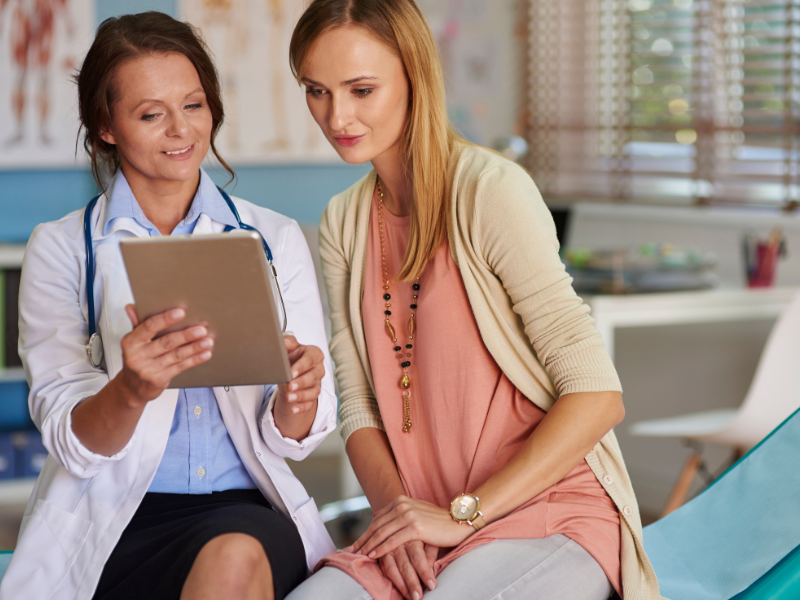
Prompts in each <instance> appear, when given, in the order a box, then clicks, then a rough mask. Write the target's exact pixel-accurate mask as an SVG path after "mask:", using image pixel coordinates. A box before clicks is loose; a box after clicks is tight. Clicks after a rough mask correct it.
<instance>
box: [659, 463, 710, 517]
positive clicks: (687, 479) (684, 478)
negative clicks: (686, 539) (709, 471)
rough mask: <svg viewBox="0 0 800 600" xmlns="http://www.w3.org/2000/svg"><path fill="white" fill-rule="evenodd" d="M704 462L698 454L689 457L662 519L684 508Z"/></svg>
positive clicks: (665, 507) (662, 514)
mask: <svg viewBox="0 0 800 600" xmlns="http://www.w3.org/2000/svg"><path fill="white" fill-rule="evenodd" d="M702 462H703V457H702V456H701V455H700V453H698V452H693V453H692V454H691V455H690V456H689V458H688V460H687V461H686V464H684V465H683V470H682V471H681V474H680V476H679V477H678V481H676V482H675V487H673V488H672V493H671V494H670V495H669V500H667V504H666V506H664V510H663V512H662V513H661V516H662V517H666V516H667V515H668V514H669V513H671V512H672V511H674V510H676V509H678V508H680V507H681V506H683V503H684V502H685V501H686V496H687V494H688V493H689V488H691V487H692V481H693V480H694V477H695V475H697V471H698V470H699V469H700V464H701V463H702Z"/></svg>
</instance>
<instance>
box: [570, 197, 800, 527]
mask: <svg viewBox="0 0 800 600" xmlns="http://www.w3.org/2000/svg"><path fill="white" fill-rule="evenodd" d="M776 225H779V226H780V227H782V228H783V230H784V233H785V236H786V240H787V247H788V257H787V258H786V260H784V261H782V262H781V263H780V265H779V267H778V278H777V283H778V285H785V286H800V218H798V217H797V216H795V215H787V214H783V213H781V212H778V211H773V210H762V209H755V210H751V209H731V208H719V207H714V208H688V207H687V208H683V207H652V206H630V205H608V204H579V205H576V206H575V207H574V211H573V214H572V219H571V222H570V226H569V231H568V235H567V243H566V245H567V246H573V247H574V246H580V247H585V248H609V247H617V246H628V245H633V246H636V245H639V244H642V243H647V242H669V243H672V244H674V245H677V246H694V247H696V248H698V249H700V250H706V251H713V252H714V253H716V255H717V257H718V260H719V263H718V268H717V272H718V274H719V275H720V279H721V283H722V285H723V286H725V287H741V286H742V285H743V284H744V275H743V271H744V267H743V264H742V262H743V261H742V252H741V248H740V243H741V238H742V236H743V235H744V234H745V233H747V232H749V231H755V232H757V233H759V234H760V235H762V236H765V237H766V235H767V234H768V233H769V231H770V229H771V228H772V227H774V226H776ZM771 327H772V322H770V321H753V322H747V323H716V324H705V325H699V326H698V325H686V326H664V327H646V328H645V327H642V328H631V329H629V328H624V329H620V330H617V333H616V335H615V363H616V366H617V370H618V372H619V375H620V378H621V380H622V386H623V389H624V398H625V407H626V419H625V422H624V423H623V424H622V425H620V426H619V427H617V430H616V433H617V436H618V437H619V441H620V446H621V447H622V451H623V455H624V457H625V461H626V463H627V466H628V470H629V471H630V474H631V479H632V480H633V485H634V489H635V490H636V494H637V497H638V499H639V503H640V505H641V507H642V510H643V511H645V512H647V513H651V514H658V513H659V512H660V510H661V508H662V507H663V505H664V503H665V502H666V499H667V495H668V493H669V490H670V487H671V485H672V483H673V482H674V481H675V478H676V477H677V475H678V472H679V471H680V469H681V467H682V464H683V462H684V460H685V459H686V457H687V456H688V450H687V449H686V448H684V447H683V446H682V445H681V443H680V442H679V441H678V440H671V439H651V438H635V437H632V436H630V435H628V434H627V428H628V427H629V426H630V424H631V423H635V422H636V421H640V420H644V419H652V418H659V417H669V416H677V415H681V414H685V413H690V412H697V411H702V410H709V409H714V408H727V407H736V406H739V405H740V404H741V402H742V400H743V399H744V396H745V394H746V392H747V388H748V386H749V383H750V380H751V379H752V376H753V373H754V372H755V368H756V363H757V361H758V358H759V356H760V354H761V351H762V349H763V347H764V343H765V342H766V338H767V335H768V334H769V331H770V329H771ZM706 454H707V457H708V459H709V462H710V463H711V465H712V467H714V468H717V467H721V466H723V465H722V463H723V462H724V460H725V459H727V457H728V453H727V451H726V450H724V449H721V448H709V449H707V452H706ZM697 487H698V486H697V485H696V486H695V489H697Z"/></svg>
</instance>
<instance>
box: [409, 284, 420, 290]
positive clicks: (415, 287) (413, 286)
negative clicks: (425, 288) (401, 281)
mask: <svg viewBox="0 0 800 600" xmlns="http://www.w3.org/2000/svg"><path fill="white" fill-rule="evenodd" d="M411 289H412V290H414V291H416V290H419V284H418V283H415V284H414V285H412V286H411Z"/></svg>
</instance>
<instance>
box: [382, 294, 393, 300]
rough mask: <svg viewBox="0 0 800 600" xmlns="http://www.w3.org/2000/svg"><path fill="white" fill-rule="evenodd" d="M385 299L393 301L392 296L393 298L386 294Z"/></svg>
mask: <svg viewBox="0 0 800 600" xmlns="http://www.w3.org/2000/svg"><path fill="white" fill-rule="evenodd" d="M383 299H384V300H391V299H392V296H391V294H384V295H383Z"/></svg>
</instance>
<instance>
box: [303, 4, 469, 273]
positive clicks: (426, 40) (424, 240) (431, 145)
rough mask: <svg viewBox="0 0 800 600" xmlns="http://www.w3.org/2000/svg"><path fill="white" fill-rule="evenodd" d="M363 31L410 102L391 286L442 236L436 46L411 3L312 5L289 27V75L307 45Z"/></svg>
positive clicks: (442, 131)
mask: <svg viewBox="0 0 800 600" xmlns="http://www.w3.org/2000/svg"><path fill="white" fill-rule="evenodd" d="M346 25H354V26H359V27H363V28H364V29H366V30H367V31H369V32H370V33H371V34H372V35H374V36H375V37H376V38H377V39H378V40H380V41H381V42H383V43H384V44H386V46H388V47H389V48H391V49H392V50H393V51H394V52H396V53H397V55H398V56H399V57H400V59H401V60H402V61H403V65H404V67H405V71H406V75H407V76H408V81H409V87H410V88H411V97H410V101H409V108H408V110H409V113H408V121H407V124H406V128H405V131H404V132H403V155H404V165H403V166H404V168H405V172H406V176H407V177H408V178H409V179H410V181H411V189H412V193H413V201H412V203H411V227H410V232H409V239H408V248H407V249H406V255H405V259H404V261H403V266H402V268H401V269H400V273H399V274H398V275H397V279H398V280H401V281H402V280H404V281H410V280H414V279H416V278H417V277H419V276H420V275H422V272H423V271H424V270H425V265H426V264H427V263H428V261H429V260H430V259H431V258H433V255H434V254H435V253H436V251H437V250H438V249H439V247H440V246H441V245H442V244H443V243H444V242H445V240H446V238H447V213H448V209H449V196H450V183H451V182H450V181H449V178H448V171H449V167H450V161H451V156H452V155H453V151H454V146H455V144H456V142H458V141H463V140H462V139H461V138H460V136H459V135H458V134H457V133H456V132H455V130H454V129H453V127H452V126H451V124H450V121H449V120H448V118H447V106H446V104H445V92H444V77H443V76H442V66H441V62H440V61H439V54H438V52H437V49H436V43H435V42H434V40H433V34H432V33H431V30H430V28H429V27H428V23H427V21H426V20H425V17H424V16H423V15H422V12H421V11H420V10H419V8H418V7H417V5H416V4H415V3H414V0H314V1H313V2H312V3H311V4H310V5H309V7H308V8H307V9H306V11H305V12H304V13H303V16H301V17H300V20H299V21H298V23H297V26H296V27H295V28H294V33H293V34H292V41H291V44H290V46H289V61H290V64H291V67H292V73H294V76H295V77H296V78H297V80H298V81H300V79H301V77H302V73H303V70H304V69H305V67H306V64H307V62H308V59H309V54H310V52H311V48H312V47H313V45H314V42H316V41H317V39H319V37H320V36H321V35H322V34H323V33H325V32H327V31H329V30H331V29H333V28H335V27H342V26H346Z"/></svg>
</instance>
